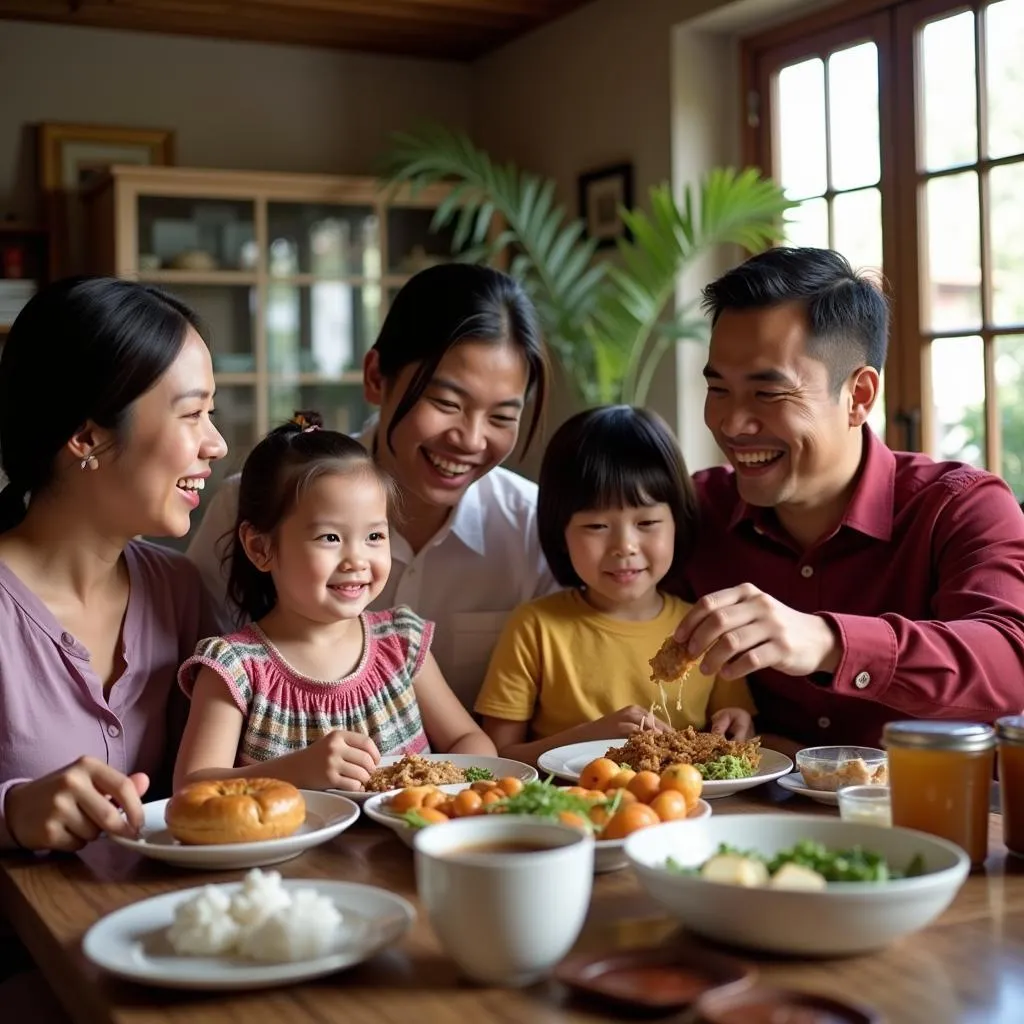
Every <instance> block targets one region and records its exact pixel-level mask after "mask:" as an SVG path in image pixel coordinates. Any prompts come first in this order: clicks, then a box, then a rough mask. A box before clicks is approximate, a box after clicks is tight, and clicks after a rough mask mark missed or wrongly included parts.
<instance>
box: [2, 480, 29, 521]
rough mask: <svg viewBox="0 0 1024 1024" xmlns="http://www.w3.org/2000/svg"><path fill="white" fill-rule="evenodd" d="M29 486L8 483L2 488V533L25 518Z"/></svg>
mask: <svg viewBox="0 0 1024 1024" xmlns="http://www.w3.org/2000/svg"><path fill="white" fill-rule="evenodd" d="M27 495H28V488H27V487H20V486H19V485H18V484H13V483H8V484H7V486H6V487H4V488H3V490H0V533H6V532H7V531H8V530H13V529H14V527H15V526H17V525H18V524H19V523H20V522H21V521H22V520H23V519H24V518H25V498H26V496H27Z"/></svg>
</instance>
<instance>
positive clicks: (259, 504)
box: [228, 411, 397, 619]
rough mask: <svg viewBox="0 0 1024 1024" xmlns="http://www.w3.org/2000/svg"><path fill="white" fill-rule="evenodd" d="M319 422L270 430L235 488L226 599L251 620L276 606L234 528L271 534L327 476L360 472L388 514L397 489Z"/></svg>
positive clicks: (310, 419)
mask: <svg viewBox="0 0 1024 1024" xmlns="http://www.w3.org/2000/svg"><path fill="white" fill-rule="evenodd" d="M322 424H323V420H322V419H321V417H320V415H319V414H318V413H315V412H311V411H304V412H297V413H296V414H295V419H293V420H292V421H291V422H289V423H285V424H284V425H283V426H280V427H277V428H275V429H274V430H272V431H271V432H270V433H269V434H267V436H266V437H265V438H263V440H262V441H260V443H259V444H258V445H256V447H255V448H253V450H252V451H251V452H250V453H249V456H248V458H247V459H246V460H245V465H244V466H243V467H242V480H241V483H240V484H239V487H238V516H237V518H236V520H235V531H234V539H233V541H232V546H231V552H230V554H229V555H228V557H229V558H230V560H231V564H230V571H229V573H228V595H229V596H230V597H231V599H232V600H233V601H234V602H235V604H236V605H238V607H239V608H241V609H242V611H243V612H245V614H246V615H247V616H248V617H249V618H250V619H260V618H262V617H263V616H264V615H266V614H267V612H269V611H270V610H271V609H272V608H273V607H274V605H275V604H276V603H277V590H276V588H275V587H274V581H273V579H272V578H271V576H270V573H269V572H263V571H262V570H260V569H257V568H256V566H255V565H253V563H252V562H251V561H249V556H248V555H247V554H246V553H245V548H244V547H243V546H242V540H241V537H240V536H239V528H240V527H241V525H242V524H243V523H249V524H251V525H252V526H253V527H254V528H255V529H256V530H258V531H259V532H260V533H262V534H266V535H267V536H272V535H273V533H274V531H275V530H276V529H277V528H278V526H280V524H281V521H282V520H283V519H284V518H285V517H286V516H287V515H288V513H289V512H291V511H292V509H293V508H294V507H295V503H296V502H297V501H298V500H299V497H300V496H301V495H302V492H303V491H304V490H305V489H306V488H307V487H308V486H309V485H310V484H311V483H313V481H314V480H316V479H317V478H318V477H321V476H323V475H324V474H326V473H344V474H357V473H365V474H366V475H368V476H370V477H372V478H373V479H374V480H376V481H377V482H378V483H379V484H380V485H381V487H382V488H383V490H384V494H385V496H386V498H387V502H388V511H389V514H390V512H391V510H392V506H393V504H394V501H395V498H396V495H397V489H396V487H395V484H394V482H393V481H392V479H391V477H390V476H388V475H387V473H385V472H384V471H383V470H382V469H380V467H379V466H378V465H377V464H376V463H375V462H374V461H373V457H372V456H371V455H370V453H369V452H368V451H367V450H366V449H365V448H364V447H363V446H362V445H361V444H360V443H359V442H358V441H357V440H355V438H352V437H349V436H348V435H347V434H341V433H339V432H338V431H335V430H322V429H321V427H322Z"/></svg>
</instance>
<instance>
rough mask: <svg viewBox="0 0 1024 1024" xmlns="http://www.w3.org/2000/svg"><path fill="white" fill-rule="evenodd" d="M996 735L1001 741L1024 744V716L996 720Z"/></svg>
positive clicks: (1009, 716)
mask: <svg viewBox="0 0 1024 1024" xmlns="http://www.w3.org/2000/svg"><path fill="white" fill-rule="evenodd" d="M996 735H997V736H998V737H999V738H1000V739H1001V740H1010V741H1011V742H1012V743H1024V715H1006V716H1005V717H1003V718H997V719H996Z"/></svg>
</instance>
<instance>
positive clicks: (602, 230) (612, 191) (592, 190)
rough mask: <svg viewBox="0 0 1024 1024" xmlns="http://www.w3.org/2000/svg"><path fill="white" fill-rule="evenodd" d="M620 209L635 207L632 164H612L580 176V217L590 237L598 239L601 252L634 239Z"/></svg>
mask: <svg viewBox="0 0 1024 1024" xmlns="http://www.w3.org/2000/svg"><path fill="white" fill-rule="evenodd" d="M620 206H625V207H626V208H627V209H630V208H632V206H633V165H632V164H630V163H620V164H611V165H609V166H607V167H600V168H597V169H596V170H593V171H587V172H585V173H584V174H581V175H580V176H579V207H580V217H581V218H582V220H583V223H584V224H585V226H586V233H587V237H588V238H595V239H597V247H598V248H599V249H603V248H606V247H608V246H613V245H615V242H616V240H617V239H619V238H622V239H625V240H627V241H628V240H629V239H630V238H631V237H632V235H631V233H630V231H629V229H628V228H627V227H626V225H625V222H624V221H623V220H622V217H621V216H620V215H619V207H620Z"/></svg>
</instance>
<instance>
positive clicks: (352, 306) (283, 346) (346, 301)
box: [267, 280, 381, 381]
mask: <svg viewBox="0 0 1024 1024" xmlns="http://www.w3.org/2000/svg"><path fill="white" fill-rule="evenodd" d="M380 291H381V290H380V285H379V284H362V285H360V284H353V283H351V282H349V281H344V280H339V281H317V282H316V283H314V284H290V283H287V282H283V281H275V280H271V281H270V283H269V284H268V286H267V369H268V371H269V373H270V375H271V377H275V376H281V375H285V376H295V375H298V374H301V375H303V376H307V375H312V376H314V377H316V378H318V379H320V378H322V379H324V380H329V381H337V380H339V379H340V378H341V377H342V376H343V375H344V374H347V373H359V372H360V368H361V366H362V360H363V354H364V353H365V352H366V350H367V349H368V348H369V347H370V346H371V345H373V342H374V340H375V338H376V336H377V328H378V327H379V325H380Z"/></svg>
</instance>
